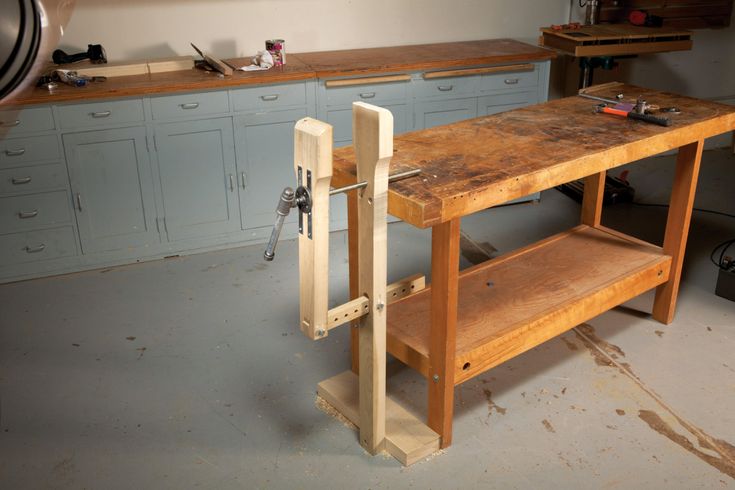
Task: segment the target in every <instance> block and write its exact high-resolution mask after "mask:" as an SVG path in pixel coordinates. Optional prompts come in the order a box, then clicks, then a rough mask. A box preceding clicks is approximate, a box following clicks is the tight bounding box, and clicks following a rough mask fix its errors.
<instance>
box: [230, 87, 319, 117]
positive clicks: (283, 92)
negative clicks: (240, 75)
mask: <svg viewBox="0 0 735 490" xmlns="http://www.w3.org/2000/svg"><path fill="white" fill-rule="evenodd" d="M231 93H232V105H233V109H234V110H235V111H247V110H262V109H271V108H273V109H278V108H282V107H290V106H298V105H306V84H305V83H293V84H283V85H266V86H264V87H253V88H244V89H239V90H233V91H232V92H231Z"/></svg>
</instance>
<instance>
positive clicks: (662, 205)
mask: <svg viewBox="0 0 735 490" xmlns="http://www.w3.org/2000/svg"><path fill="white" fill-rule="evenodd" d="M631 204H634V205H636V206H648V207H652V208H668V207H669V205H668V204H658V203H647V202H633V203H631ZM692 210H693V211H699V212H700V213H710V214H719V215H720V216H727V217H728V218H735V214H729V213H725V212H722V211H715V210H714V209H702V208H692Z"/></svg>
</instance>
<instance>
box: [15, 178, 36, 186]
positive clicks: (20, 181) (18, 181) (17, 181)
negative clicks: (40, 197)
mask: <svg viewBox="0 0 735 490" xmlns="http://www.w3.org/2000/svg"><path fill="white" fill-rule="evenodd" d="M31 180H33V179H31V178H30V177H21V178H20V179H16V178H15V177H13V178H12V179H11V180H10V182H12V183H13V185H23V184H29V183H30V182H31Z"/></svg>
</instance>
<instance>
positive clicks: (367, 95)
mask: <svg viewBox="0 0 735 490" xmlns="http://www.w3.org/2000/svg"><path fill="white" fill-rule="evenodd" d="M374 97H375V92H363V93H361V94H360V98H361V99H372V98H374Z"/></svg>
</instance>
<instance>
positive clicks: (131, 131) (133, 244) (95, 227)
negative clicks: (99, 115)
mask: <svg viewBox="0 0 735 490" xmlns="http://www.w3.org/2000/svg"><path fill="white" fill-rule="evenodd" d="M64 148H65V150H66V159H67V164H68V167H69V176H70V182H71V191H72V195H73V202H74V205H75V209H76V217H77V225H78V228H79V237H80V240H81V245H82V251H83V252H84V253H90V252H102V251H110V250H119V249H127V250H130V249H136V248H141V247H145V246H148V245H151V244H154V243H157V242H159V234H158V231H157V229H156V222H155V217H156V210H155V206H154V198H153V181H152V176H151V167H150V161H149V159H148V151H147V144H146V131H145V128H143V127H133V128H124V129H111V130H104V131H90V132H85V133H72V134H66V135H64Z"/></svg>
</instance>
